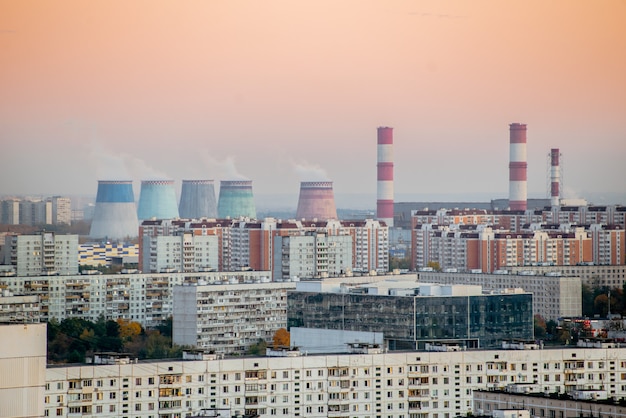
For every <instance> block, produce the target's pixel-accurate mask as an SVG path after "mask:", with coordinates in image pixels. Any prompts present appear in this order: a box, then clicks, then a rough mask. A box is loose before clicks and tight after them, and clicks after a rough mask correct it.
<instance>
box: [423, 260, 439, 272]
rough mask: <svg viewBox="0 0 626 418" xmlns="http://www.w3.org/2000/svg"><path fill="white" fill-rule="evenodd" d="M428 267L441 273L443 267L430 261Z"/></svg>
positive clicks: (436, 262)
mask: <svg viewBox="0 0 626 418" xmlns="http://www.w3.org/2000/svg"><path fill="white" fill-rule="evenodd" d="M426 267H430V268H432V269H433V270H435V271H441V265H440V264H439V262H438V261H429V262H428V264H426Z"/></svg>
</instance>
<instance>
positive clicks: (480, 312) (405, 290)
mask: <svg viewBox="0 0 626 418" xmlns="http://www.w3.org/2000/svg"><path fill="white" fill-rule="evenodd" d="M287 302H288V309H287V313H288V326H289V327H299V328H313V329H336V330H348V331H369V332H383V333H384V338H385V346H386V347H388V348H389V349H391V350H407V349H408V350H410V349H416V348H423V347H424V345H425V343H427V342H444V341H445V342H450V343H456V344H459V345H462V346H466V347H471V348H477V347H495V346H499V345H500V344H501V341H503V340H506V339H511V338H520V339H526V340H528V339H533V337H534V334H533V309H532V294H530V293H526V292H522V291H521V290H518V291H503V292H499V293H493V294H482V293H481V291H480V289H479V288H478V289H477V287H476V286H473V287H471V286H447V287H444V288H441V287H436V286H425V285H419V284H416V283H411V282H408V283H401V282H399V281H390V283H387V284H383V285H382V286H381V284H380V283H372V284H367V285H357V286H354V287H353V288H352V289H350V288H349V287H347V286H342V290H341V291H324V289H323V285H321V286H319V288H318V289H317V290H316V289H315V287H314V286H312V284H311V283H303V285H300V284H298V287H297V288H296V291H294V292H290V293H289V295H288V298H287Z"/></svg>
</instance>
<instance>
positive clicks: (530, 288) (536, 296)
mask: <svg viewBox="0 0 626 418" xmlns="http://www.w3.org/2000/svg"><path fill="white" fill-rule="evenodd" d="M501 273H503V274H483V273H479V274H477V273H466V272H451V271H448V272H435V271H419V272H418V273H417V276H418V281H419V282H423V283H438V284H442V285H460V284H463V285H474V286H481V287H482V288H483V289H484V290H485V291H492V290H495V291H497V290H504V289H510V288H512V287H521V288H522V289H524V290H525V291H527V292H531V293H532V294H533V313H534V314H537V315H541V316H542V317H543V318H544V319H546V320H554V321H556V320H558V319H559V318H574V317H580V316H581V315H582V290H581V289H582V288H581V284H582V282H581V279H580V277H572V276H562V275H561V274H557V273H546V274H545V275H544V274H542V275H537V274H536V273H535V272H533V271H529V270H526V271H520V272H519V274H508V272H506V271H503V272H501Z"/></svg>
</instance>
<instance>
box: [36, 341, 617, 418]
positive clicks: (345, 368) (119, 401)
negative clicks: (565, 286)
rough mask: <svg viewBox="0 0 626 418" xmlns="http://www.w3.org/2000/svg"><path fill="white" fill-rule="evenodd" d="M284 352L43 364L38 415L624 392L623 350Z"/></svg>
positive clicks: (159, 414)
mask: <svg viewBox="0 0 626 418" xmlns="http://www.w3.org/2000/svg"><path fill="white" fill-rule="evenodd" d="M289 353H290V356H286V357H230V358H221V357H219V356H216V355H205V356H198V357H197V358H198V359H197V360H187V361H184V360H183V361H157V362H154V361H152V362H134V361H129V360H130V359H118V361H117V363H116V364H105V365H82V366H81V365H64V366H51V367H48V368H47V369H46V376H45V393H44V394H43V396H42V398H40V399H41V401H42V404H43V408H44V409H45V411H44V415H45V416H58V417H73V416H103V417H141V418H144V417H145V418H174V417H186V416H192V415H194V414H197V413H198V411H199V410H200V409H205V408H212V409H220V410H222V411H229V412H230V415H229V416H231V415H238V414H257V415H259V416H260V417H268V418H269V417H276V416H279V417H298V416H307V417H320V418H321V417H370V418H374V417H393V418H453V417H456V416H461V415H467V414H469V413H471V412H472V411H474V410H476V409H477V408H476V406H475V405H474V392H475V391H479V390H480V391H486V390H498V389H505V388H509V387H515V386H517V387H524V386H525V387H534V388H538V389H539V390H540V391H542V392H550V393H557V392H558V393H573V392H577V391H583V390H586V391H595V392H597V393H602V392H605V393H606V396H608V397H613V398H615V399H620V398H623V397H625V396H626V377H625V376H626V361H625V360H624V359H625V358H626V349H624V348H615V347H614V348H581V347H571V348H560V349H537V350H502V349H500V350H468V351H431V352H426V351H418V352H416V351H411V352H398V353H380V351H378V352H369V353H368V354H364V353H355V354H333V355H309V356H301V355H298V353H297V352H294V351H290V352H289ZM537 412H538V411H537ZM537 416H540V415H537Z"/></svg>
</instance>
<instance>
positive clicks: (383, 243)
mask: <svg viewBox="0 0 626 418" xmlns="http://www.w3.org/2000/svg"><path fill="white" fill-rule="evenodd" d="M342 226H343V227H344V228H345V229H347V230H348V232H349V234H350V235H352V236H353V237H354V270H355V271H362V272H368V271H377V272H379V273H386V272H388V271H389V227H388V226H386V225H384V223H383V224H381V223H380V222H379V221H377V220H373V219H367V220H365V221H344V222H342Z"/></svg>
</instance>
